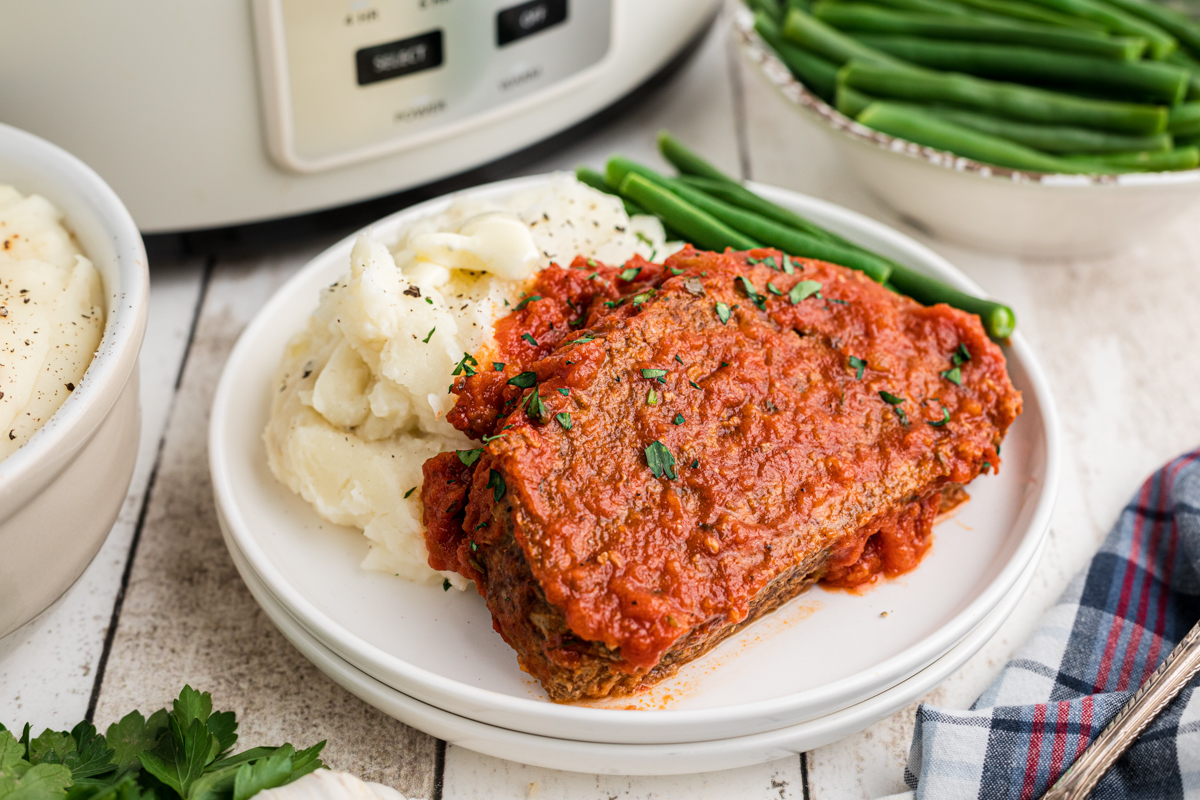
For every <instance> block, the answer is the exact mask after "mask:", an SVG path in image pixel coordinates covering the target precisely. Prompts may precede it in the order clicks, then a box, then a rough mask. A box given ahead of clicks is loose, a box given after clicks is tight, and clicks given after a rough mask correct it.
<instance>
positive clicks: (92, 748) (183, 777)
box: [0, 686, 325, 800]
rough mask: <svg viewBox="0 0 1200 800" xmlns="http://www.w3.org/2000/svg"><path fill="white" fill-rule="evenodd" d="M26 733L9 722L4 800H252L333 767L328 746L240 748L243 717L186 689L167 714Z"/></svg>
mask: <svg viewBox="0 0 1200 800" xmlns="http://www.w3.org/2000/svg"><path fill="white" fill-rule="evenodd" d="M29 734H30V729H29V726H28V725H26V726H25V729H24V732H23V733H22V734H21V736H20V737H19V738H18V737H17V736H15V735H13V733H12V732H10V731H8V730H7V729H6V728H5V727H4V726H3V725H0V797H10V796H11V797H13V798H20V800H67V799H68V798H69V800H177V798H178V799H182V800H247V798H250V797H252V796H254V795H255V794H257V793H258V792H261V791H263V790H265V789H274V788H276V787H278V786H283V785H284V784H288V783H291V782H292V781H294V780H296V779H297V778H301V777H303V776H304V775H307V774H308V773H310V772H313V771H314V770H317V769H320V768H322V767H324V766H325V765H324V764H322V763H321V760H320V759H319V758H318V756H319V755H320V752H321V749H322V748H323V747H325V742H319V743H317V744H315V745H313V746H312V747H310V748H308V749H307V750H300V751H297V750H296V749H295V748H294V747H293V746H292V745H290V744H285V745H282V746H280V747H255V748H252V749H250V750H246V751H244V752H241V753H238V754H236V755H233V754H232V751H233V745H234V744H235V743H236V742H237V739H238V735H237V719H236V718H235V716H234V714H233V712H232V711H218V712H213V708H212V696H211V695H209V693H208V692H197V691H196V690H195V689H193V688H192V687H191V686H184V687H183V691H181V692H180V693H179V698H178V699H176V700H175V702H174V703H173V704H172V707H171V709H170V710H169V711H168V710H167V709H165V708H163V709H160V710H158V711H156V712H154V713H153V714H151V715H150V717H149V719H147V718H146V717H143V716H142V714H141V713H140V712H138V711H133V712H131V713H129V714H127V715H126V716H125V717H123V718H122V719H121V720H120V721H119V722H115V723H113V724H112V725H110V726H108V730H107V732H106V733H105V734H104V735H101V734H100V733H98V732H97V730H96V727H95V726H94V725H92V723H90V722H87V721H84V722H80V723H79V724H78V725H76V726H75V727H74V728H72V729H71V730H70V731H69V732H68V731H52V730H49V729H47V730H46V731H44V732H43V733H42V734H41V735H40V736H38V737H37V738H35V739H31V738H30V735H29Z"/></svg>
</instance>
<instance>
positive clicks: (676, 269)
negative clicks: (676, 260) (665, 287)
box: [669, 267, 687, 275]
mask: <svg viewBox="0 0 1200 800" xmlns="http://www.w3.org/2000/svg"><path fill="white" fill-rule="evenodd" d="M669 269H670V270H671V274H672V275H682V274H683V273H685V272H687V270H686V269H682V268H681V267H670V268H669Z"/></svg>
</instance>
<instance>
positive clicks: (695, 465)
mask: <svg viewBox="0 0 1200 800" xmlns="http://www.w3.org/2000/svg"><path fill="white" fill-rule="evenodd" d="M698 466H700V459H698V458H697V459H695V460H694V461H692V469H695V468H696V467H698Z"/></svg>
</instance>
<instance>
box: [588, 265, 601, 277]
mask: <svg viewBox="0 0 1200 800" xmlns="http://www.w3.org/2000/svg"><path fill="white" fill-rule="evenodd" d="M589 266H595V264H590V265H589ZM599 274H600V273H599V272H593V273H592V274H591V275H588V276H587V280H589V281H594V280H596V276H597V275H599Z"/></svg>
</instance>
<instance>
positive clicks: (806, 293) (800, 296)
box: [788, 281, 821, 305]
mask: <svg viewBox="0 0 1200 800" xmlns="http://www.w3.org/2000/svg"><path fill="white" fill-rule="evenodd" d="M819 291H821V284H820V283H819V282H817V281H800V282H799V283H797V284H796V285H795V286H793V287H792V290H791V291H790V292H788V300H791V301H792V305H796V303H799V302H800V301H802V300H807V299H808V298H809V297H812V296H813V295H814V294H816V293H817V292H819Z"/></svg>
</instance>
